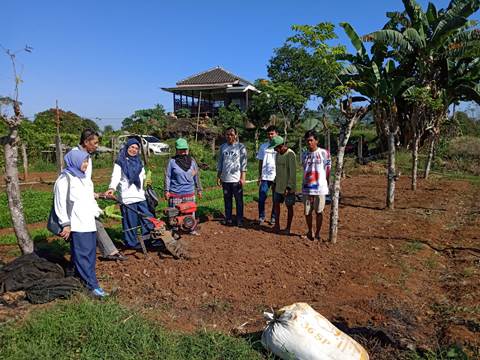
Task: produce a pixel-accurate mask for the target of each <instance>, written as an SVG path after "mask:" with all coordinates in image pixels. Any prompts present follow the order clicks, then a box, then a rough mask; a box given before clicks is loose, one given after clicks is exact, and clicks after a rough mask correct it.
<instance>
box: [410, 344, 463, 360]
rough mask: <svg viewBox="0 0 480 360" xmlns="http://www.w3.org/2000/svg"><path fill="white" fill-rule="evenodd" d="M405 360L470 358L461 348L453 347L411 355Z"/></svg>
mask: <svg viewBox="0 0 480 360" xmlns="http://www.w3.org/2000/svg"><path fill="white" fill-rule="evenodd" d="M405 359H407V360H469V359H473V358H471V357H469V356H468V355H467V354H466V353H465V352H464V351H463V350H462V349H461V348H459V347H457V346H451V347H449V348H444V349H439V350H438V351H436V352H430V351H429V352H425V353H422V354H420V353H410V354H408V355H407V356H406V357H405Z"/></svg>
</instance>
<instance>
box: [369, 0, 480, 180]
mask: <svg viewBox="0 0 480 360" xmlns="http://www.w3.org/2000/svg"><path fill="white" fill-rule="evenodd" d="M403 4H404V8H405V10H404V11H403V12H392V13H387V16H388V17H389V18H390V20H389V21H388V22H387V24H385V26H384V28H383V29H382V30H379V31H375V32H373V33H371V34H368V35H366V36H365V37H364V39H365V40H366V41H371V42H373V43H374V46H384V47H388V49H389V56H391V57H392V58H393V59H395V61H396V62H397V63H399V67H401V68H402V69H403V71H404V74H405V75H406V76H412V77H414V78H415V83H416V84H417V85H419V86H421V87H424V88H426V89H429V91H430V95H429V97H430V98H431V99H433V100H435V101H436V100H440V101H442V102H443V109H444V111H443V112H442V111H434V114H435V117H436V119H435V123H436V124H437V125H436V126H435V127H434V128H433V129H432V131H430V132H431V133H432V134H437V136H438V132H439V129H440V126H439V124H440V123H441V121H442V120H443V119H445V118H446V117H447V111H448V107H449V105H450V104H451V103H452V102H453V101H457V100H456V96H446V95H445V94H448V93H450V94H451V93H459V92H462V93H463V95H464V96H463V98H464V99H467V100H471V99H472V98H471V97H470V96H472V91H468V92H465V91H464V90H465V89H464V88H463V87H462V86H460V84H458V83H457V84H455V85H453V83H452V82H451V79H452V77H453V78H456V79H458V77H457V76H456V75H454V74H450V71H451V69H452V67H451V64H455V63H457V62H460V63H462V62H463V61H464V60H465V59H469V60H472V59H477V58H478V56H479V54H480V50H479V46H478V41H479V40H480V31H479V30H478V29H476V28H475V26H476V22H475V21H472V20H469V19H468V18H469V17H470V16H471V15H472V14H474V13H475V12H476V11H477V10H478V9H479V7H480V0H452V1H450V4H449V5H448V7H447V8H446V9H440V10H437V8H436V7H435V5H434V4H433V3H429V4H428V6H427V9H426V11H423V10H422V8H421V7H420V5H419V4H418V3H417V2H416V1H415V0H403ZM477 84H478V79H477ZM452 85H453V89H452V88H451V87H452ZM465 85H466V86H467V87H468V88H469V90H471V89H472V87H471V86H470V85H468V84H465ZM466 94H469V96H465V95H466ZM473 95H474V94H473ZM400 112H401V113H404V114H403V117H404V118H408V119H410V120H412V119H414V118H416V117H417V115H418V114H419V111H418V109H415V106H407V108H401V109H400ZM420 112H423V111H420ZM414 113H415V114H414ZM423 114H424V116H426V117H428V116H431V114H429V112H423ZM427 123H428V121H424V120H423V121H415V122H414V123H412V122H411V121H410V122H408V121H407V122H403V123H401V124H400V125H401V126H402V128H401V130H402V131H401V132H402V136H403V143H404V145H407V144H408V143H410V142H412V143H413V142H414V141H415V139H414V137H415V136H414V134H415V133H418V132H425V131H426V130H427V129H426V128H424V129H416V130H415V131H414V132H412V131H409V130H410V129H412V128H413V127H414V126H426V124H427ZM412 137H413V138H412ZM434 141H435V136H432V137H431V143H430V149H431V150H430V152H429V156H428V159H429V160H428V161H427V166H426V169H427V170H426V172H425V174H426V175H427V176H428V172H429V169H430V164H431V159H432V158H433V149H434ZM412 151H415V144H413V146H412ZM414 158H415V156H412V161H414V160H413V159H414ZM415 176H416V175H415Z"/></svg>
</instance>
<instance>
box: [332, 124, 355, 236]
mask: <svg viewBox="0 0 480 360" xmlns="http://www.w3.org/2000/svg"><path fill="white" fill-rule="evenodd" d="M352 126H353V124H351V125H350V124H349V125H348V126H345V127H342V128H340V133H339V135H338V137H339V139H338V150H337V159H336V162H335V181H334V183H333V194H332V203H331V205H330V228H329V240H330V242H331V243H333V244H335V243H336V242H337V232H338V207H339V200H340V187H341V181H342V173H343V164H344V159H345V147H346V146H347V143H348V139H349V137H350V133H351V132H352Z"/></svg>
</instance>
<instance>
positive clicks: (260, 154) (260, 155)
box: [257, 145, 265, 183]
mask: <svg viewBox="0 0 480 360" xmlns="http://www.w3.org/2000/svg"><path fill="white" fill-rule="evenodd" d="M264 157H265V149H264V147H263V146H262V145H260V148H259V149H258V153H257V160H258V180H257V182H258V183H260V181H261V180H262V167H263V158H264Z"/></svg>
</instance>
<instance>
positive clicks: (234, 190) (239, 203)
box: [222, 182, 243, 224]
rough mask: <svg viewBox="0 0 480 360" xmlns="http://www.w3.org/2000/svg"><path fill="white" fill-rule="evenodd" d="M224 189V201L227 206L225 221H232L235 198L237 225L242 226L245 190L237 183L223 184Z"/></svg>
mask: <svg viewBox="0 0 480 360" xmlns="http://www.w3.org/2000/svg"><path fill="white" fill-rule="evenodd" d="M222 187H223V201H224V204H225V220H226V221H227V222H231V221H232V206H233V198H235V205H236V208H237V223H238V224H241V223H242V221H243V188H242V185H241V184H240V183H239V182H237V183H222Z"/></svg>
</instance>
